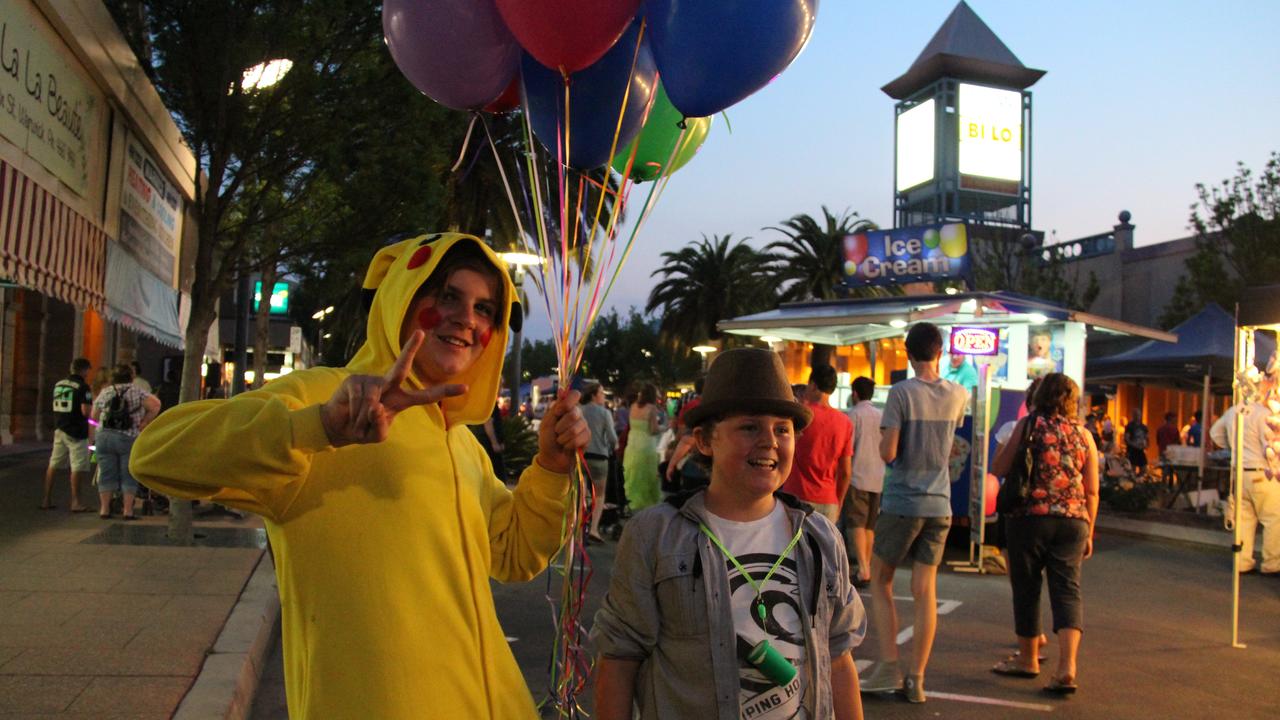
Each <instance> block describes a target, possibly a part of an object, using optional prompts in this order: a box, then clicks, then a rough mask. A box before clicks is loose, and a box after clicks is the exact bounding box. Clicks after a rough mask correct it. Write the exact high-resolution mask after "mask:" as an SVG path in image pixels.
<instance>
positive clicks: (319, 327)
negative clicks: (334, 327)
mask: <svg viewBox="0 0 1280 720" xmlns="http://www.w3.org/2000/svg"><path fill="white" fill-rule="evenodd" d="M332 312H333V306H332V305H330V306H329V307H327V308H325V309H323V310H317V311H315V312H313V313H311V319H312V320H315V321H316V357H315V362H313V363H312V365H319V364H320V362H321V360H322V359H323V357H324V355H323V354H321V350H320V349H321V347H322V345H323V342H324V339H325V338H327V337H329V336H330V335H332V333H327V332H325V331H324V327H323V326H324V319H325V318H327V317H329V313H332Z"/></svg>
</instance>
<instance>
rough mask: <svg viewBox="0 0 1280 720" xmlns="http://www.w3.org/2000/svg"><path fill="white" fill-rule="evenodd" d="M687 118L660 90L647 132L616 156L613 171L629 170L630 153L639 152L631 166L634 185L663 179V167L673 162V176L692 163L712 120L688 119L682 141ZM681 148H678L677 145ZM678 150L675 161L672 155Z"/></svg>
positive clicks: (637, 137) (644, 130)
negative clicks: (682, 130)
mask: <svg viewBox="0 0 1280 720" xmlns="http://www.w3.org/2000/svg"><path fill="white" fill-rule="evenodd" d="M683 118H684V115H683V114H681V112H680V111H679V110H677V109H676V108H675V106H674V105H672V104H671V101H670V100H668V99H667V91H666V89H665V88H663V87H662V86H661V85H659V86H658V97H657V98H656V99H654V101H653V107H652V108H650V110H649V118H648V120H647V121H645V124H644V128H643V129H641V130H640V134H639V135H637V136H636V139H635V140H632V141H631V142H630V143H629V144H627V146H626V147H624V148H622V150H620V151H619V152H618V154H617V155H614V156H613V169H614V170H617V171H618V172H620V173H625V172H626V170H627V162H628V161H629V160H631V149H632V147H633V146H634V147H635V148H636V151H635V153H636V156H635V160H634V161H632V164H631V179H632V180H633V181H635V182H645V181H647V180H656V179H657V178H658V176H660V175H662V166H663V165H664V164H665V163H666V162H667V161H668V160H671V169H670V170H668V171H667V174H668V175H669V174H671V173H673V172H675V171H677V170H679V169H680V168H682V167H684V166H685V164H686V163H688V162H689V161H690V160H692V159H693V156H694V155H695V154H696V153H697V152H698V148H699V147H702V143H703V141H705V140H706V139H707V133H709V132H711V118H709V117H704V118H688V119H687V120H685V130H684V138H683V140H681V137H680V133H681V130H680V120H681V119H683ZM677 141H679V142H680V147H679V148H676V142H677ZM673 149H674V150H675V157H674V158H673V157H672V155H671V151H672V150H673Z"/></svg>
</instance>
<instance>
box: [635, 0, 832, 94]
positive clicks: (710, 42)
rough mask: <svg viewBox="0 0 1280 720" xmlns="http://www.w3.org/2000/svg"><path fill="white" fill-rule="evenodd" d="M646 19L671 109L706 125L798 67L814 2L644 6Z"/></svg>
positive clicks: (663, 0)
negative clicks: (793, 63)
mask: <svg viewBox="0 0 1280 720" xmlns="http://www.w3.org/2000/svg"><path fill="white" fill-rule="evenodd" d="M644 12H645V17H646V19H647V20H648V25H647V26H646V27H647V29H648V35H649V37H648V40H649V43H650V44H651V45H652V46H653V57H654V60H655V61H656V62H657V63H658V72H659V73H661V74H662V85H663V87H665V88H666V90H667V97H669V98H670V99H671V104H672V105H675V106H676V108H677V109H678V110H680V112H682V113H684V114H685V116H686V117H706V116H708V115H714V114H716V113H718V112H720V111H721V110H724V109H725V108H727V107H729V106H730V105H732V104H734V103H736V102H738V101H739V100H742V99H743V98H745V97H747V96H748V95H750V94H751V93H753V92H755V91H756V90H759V89H760V88H762V87H764V86H765V85H767V84H768V83H769V81H770V80H772V79H773V78H774V77H776V76H777V75H778V73H780V72H782V71H783V70H785V69H786V67H787V66H788V65H790V64H791V61H792V60H795V59H796V56H797V55H799V54H800V51H801V50H803V49H804V46H805V44H806V43H808V42H809V37H810V35H812V34H813V23H814V21H815V20H816V19H817V16H818V0H697V1H691V0H646V2H645V11H644Z"/></svg>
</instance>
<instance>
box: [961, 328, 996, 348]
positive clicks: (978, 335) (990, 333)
mask: <svg viewBox="0 0 1280 720" xmlns="http://www.w3.org/2000/svg"><path fill="white" fill-rule="evenodd" d="M999 351H1000V331H999V330H997V329H996V328H993V327H956V328H951V353H952V354H953V355H995V354H996V353H998V352H999Z"/></svg>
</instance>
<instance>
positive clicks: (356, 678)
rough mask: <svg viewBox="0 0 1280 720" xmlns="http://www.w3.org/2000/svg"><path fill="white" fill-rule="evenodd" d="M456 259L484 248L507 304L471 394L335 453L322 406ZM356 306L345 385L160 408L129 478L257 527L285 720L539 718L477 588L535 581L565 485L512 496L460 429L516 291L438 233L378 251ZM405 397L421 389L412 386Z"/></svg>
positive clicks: (486, 397) (408, 415)
mask: <svg viewBox="0 0 1280 720" xmlns="http://www.w3.org/2000/svg"><path fill="white" fill-rule="evenodd" d="M460 242H472V243H476V244H477V245H479V246H480V247H482V248H484V252H485V255H486V256H487V257H488V258H489V259H490V260H491V261H492V262H493V265H494V266H495V267H496V268H498V270H499V273H500V275H501V276H502V277H503V278H504V282H505V292H504V295H505V296H506V298H507V302H506V303H505V305H506V306H505V308H503V309H502V319H501V322H499V323H497V324H496V326H495V328H494V330H495V332H494V337H493V339H492V341H490V343H489V344H488V346H487V347H486V348H485V349H484V351H483V352H482V354H481V355H480V357H479V359H478V360H477V361H476V362H475V363H474V364H473V365H472V366H471V368H469V369H468V370H467V371H466V372H464V373H462V374H461V375H460V376H459V377H456V378H453V379H452V380H451V381H453V382H464V383H466V384H467V385H468V387H469V391H468V392H467V394H465V395H462V396H458V397H452V398H449V399H447V400H445V401H443V402H442V403H440V404H438V405H428V406H418V407H413V408H409V409H408V410H405V411H403V412H401V413H400V414H399V415H397V416H396V418H395V420H394V421H393V422H392V424H391V428H390V434H389V436H388V437H387V439H386V441H385V442H382V443H376V444H369V445H349V446H345V447H342V448H339V449H334V448H333V447H332V446H330V444H329V441H328V439H327V436H326V435H325V431H324V429H323V427H322V426H321V423H320V405H321V404H322V403H324V402H325V401H326V400H328V399H329V397H330V396H331V395H332V394H333V392H334V391H335V390H336V389H337V388H338V386H339V385H340V384H341V383H342V381H343V379H344V378H346V377H347V376H348V375H352V374H367V375H381V374H384V373H385V372H386V371H387V370H388V369H389V368H390V367H391V365H392V364H393V362H394V361H395V358H396V356H397V355H398V354H399V352H400V325H401V322H402V321H403V319H404V316H405V313H406V311H407V310H408V307H409V304H410V302H411V301H412V299H413V295H414V292H415V291H416V290H417V289H418V288H419V286H421V285H422V283H423V282H424V281H425V280H426V279H427V277H428V276H429V275H430V274H431V273H432V272H433V271H434V269H435V268H436V266H437V265H438V264H439V262H440V259H441V258H442V257H443V256H444V254H445V252H446V251H447V250H448V249H449V248H450V247H452V246H453V245H455V244H456V243H460ZM365 288H366V291H368V290H370V289H373V290H375V293H374V296H373V304H372V307H371V309H370V312H369V321H368V339H367V340H366V342H365V344H364V346H363V347H362V348H361V349H360V351H359V352H358V353H357V354H356V356H355V358H354V359H352V360H351V362H350V363H349V364H348V365H347V366H346V367H345V368H340V369H338V368H313V369H310V370H303V371H300V372H295V373H291V374H289V375H285V376H283V377H281V378H279V379H278V380H274V381H272V382H271V383H269V384H268V385H266V386H265V387H263V388H262V389H261V390H257V391H254V392H249V393H244V394H242V395H239V396H237V397H235V398H233V399H231V400H204V401H200V402H192V403H185V404H182V405H179V406H177V407H174V408H173V409H171V410H169V411H167V412H165V413H164V414H163V415H161V416H160V417H158V418H157V419H156V420H155V421H154V422H153V423H152V424H151V425H150V426H149V427H148V428H147V429H146V430H145V431H144V432H143V433H142V435H141V436H140V437H139V438H138V440H137V443H136V444H135V445H134V447H133V452H132V460H131V462H130V469H131V470H132V471H133V474H134V475H135V476H136V477H137V478H138V479H139V480H141V481H142V482H143V483H144V484H146V485H147V486H149V487H151V488H154V489H156V490H159V491H160V492H163V493H166V494H169V495H175V496H178V497H185V498H195V499H201V500H213V501H215V502H219V503H222V504H224V505H229V506H232V507H237V508H243V509H246V510H249V511H251V512H254V513H257V514H259V515H261V516H263V518H265V520H266V527H267V534H268V536H269V537H270V538H271V545H272V548H273V550H274V553H275V562H276V578H277V580H278V583H279V586H280V602H281V606H282V607H281V609H282V622H283V635H284V664H285V681H286V692H287V695H288V701H289V715H290V717H293V718H299V719H304V718H322V719H323V720H341V719H344V718H360V719H361V720H364V719H367V718H377V719H378V720H397V719H400V718H405V719H409V718H412V719H413V720H419V719H420V718H467V719H468V720H471V719H474V718H496V719H500V720H507V719H508V718H535V717H537V714H536V712H535V709H534V705H533V700H532V697H531V696H530V693H529V689H528V687H527V686H526V685H525V682H524V679H523V678H522V676H521V674H520V670H519V668H518V667H517V665H516V662H515V658H514V657H513V656H512V654H511V650H510V649H509V648H508V645H507V641H506V639H505V635H504V633H503V631H502V628H501V627H500V626H499V624H498V619H497V616H496V615H495V612H494V605H493V596H492V594H491V592H490V589H489V578H490V577H493V578H495V579H497V580H501V581H522V580H528V579H530V578H532V577H534V576H535V575H537V574H538V573H539V572H541V571H542V570H543V569H544V568H545V567H546V564H547V561H548V559H549V558H550V556H551V555H552V554H553V553H554V552H555V551H556V550H557V548H558V547H559V544H560V531H561V519H562V517H563V514H564V510H565V497H566V494H567V491H568V476H566V475H561V474H558V473H552V472H550V471H548V470H545V469H543V468H541V467H540V466H538V464H537V463H536V462H535V463H534V464H533V465H532V466H530V467H529V469H528V470H526V471H525V472H524V475H523V476H522V477H521V478H520V482H519V484H518V486H517V487H516V489H515V491H514V492H512V491H510V490H508V489H507V487H506V486H505V485H504V484H503V483H502V482H500V481H499V480H498V479H496V478H495V477H494V474H493V470H492V468H491V466H490V464H489V459H488V457H487V456H486V455H485V453H484V450H483V449H482V448H481V447H480V444H479V443H478V442H477V441H476V440H475V437H474V436H473V435H472V434H471V432H470V431H469V430H468V429H467V427H466V426H467V425H468V424H478V423H482V422H484V421H485V419H487V418H488V417H489V414H490V412H491V411H492V409H493V403H494V400H495V398H496V396H497V391H498V382H499V377H500V373H501V370H502V359H503V353H504V350H505V348H506V344H507V328H508V326H509V325H511V323H512V322H513V321H514V322H520V320H521V318H520V317H519V315H518V313H519V312H520V308H519V304H518V303H517V301H516V291H515V287H514V286H513V285H512V283H511V281H510V279H507V272H506V266H505V265H504V264H503V263H502V261H501V260H499V259H498V257H497V256H496V255H494V254H493V252H492V251H490V250H489V249H488V248H487V247H485V246H484V244H483V243H481V242H480V241H479V240H477V239H476V238H474V237H471V236H469V235H460V234H454V233H450V234H442V235H441V234H437V235H430V236H424V237H419V238H414V239H411V240H406V241H404V242H401V243H397V244H395V245H392V246H389V247H387V248H384V249H383V250H381V251H380V252H379V253H378V254H377V256H376V257H375V258H374V260H373V263H372V264H371V265H370V267H369V272H368V274H367V276H366V278H365ZM513 312H514V313H517V316H516V318H515V319H514V320H513V318H512V313H513ZM407 384H409V385H412V386H413V387H421V382H420V381H419V380H418V378H416V377H414V375H413V371H412V369H411V370H410V375H409V378H408V380H407Z"/></svg>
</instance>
